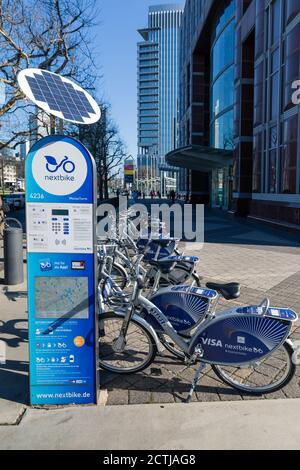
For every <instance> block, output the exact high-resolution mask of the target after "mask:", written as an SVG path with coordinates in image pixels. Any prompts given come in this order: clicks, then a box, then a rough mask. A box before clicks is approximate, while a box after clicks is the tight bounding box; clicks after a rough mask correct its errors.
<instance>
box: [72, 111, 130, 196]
mask: <svg viewBox="0 0 300 470" xmlns="http://www.w3.org/2000/svg"><path fill="white" fill-rule="evenodd" d="M100 107H101V110H102V116H101V119H100V120H99V121H98V122H96V123H95V124H93V125H91V126H80V128H79V139H80V140H81V142H82V143H83V144H84V145H86V147H87V148H88V149H89V150H90V152H91V153H92V155H93V156H94V158H95V162H96V168H97V180H98V192H99V197H100V199H103V198H104V199H107V198H108V187H109V182H110V181H111V180H113V179H114V178H115V177H116V176H117V175H118V174H119V172H120V170H121V164H122V162H123V161H124V159H125V157H126V150H125V145H124V143H123V141H122V139H121V138H120V135H119V130H118V128H117V126H116V124H115V123H114V121H113V120H112V119H111V118H110V117H109V109H108V106H107V105H100ZM73 135H74V134H73Z"/></svg>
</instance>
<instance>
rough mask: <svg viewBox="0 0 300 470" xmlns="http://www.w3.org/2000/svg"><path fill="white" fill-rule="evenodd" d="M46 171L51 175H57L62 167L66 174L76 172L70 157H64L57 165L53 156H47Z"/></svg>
mask: <svg viewBox="0 0 300 470" xmlns="http://www.w3.org/2000/svg"><path fill="white" fill-rule="evenodd" d="M45 158H46V161H47V163H46V169H47V171H49V173H56V172H57V171H58V170H59V169H60V168H61V167H62V168H63V170H64V172H65V173H73V172H74V171H75V165H74V163H73V162H72V161H71V160H69V157H66V156H65V157H64V158H63V159H62V160H61V162H60V163H57V161H56V158H55V157H52V156H51V155H46V156H45Z"/></svg>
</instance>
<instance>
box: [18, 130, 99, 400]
mask: <svg viewBox="0 0 300 470" xmlns="http://www.w3.org/2000/svg"><path fill="white" fill-rule="evenodd" d="M95 187H96V185H95V165H94V160H93V158H92V157H91V155H90V154H89V152H88V151H87V150H86V148H85V147H84V146H82V145H81V144H80V143H79V142H77V141H76V140H74V139H72V138H69V137H64V136H50V137H45V138H43V139H41V140H40V141H39V142H37V143H36V144H35V145H34V146H33V147H32V148H31V150H30V152H29V154H28V156H27V160H26V220H27V252H28V258H27V262H28V311H29V349H30V351H29V352H30V396H31V404H32V405H37V404H42V405H43V404H45V405H46V404H57V405H58V404H73V403H74V404H75V403H76V404H86V403H96V402H97V389H98V386H97V385H98V384H97V372H96V371H97V366H96V364H97V363H96V360H97V315H96V313H97V312H96V302H95V298H96V297H95V287H96V286H95V272H96V271H95V270H96V261H95V260H96V258H95V220H96V217H95V210H96V207H95V200H96V198H95Z"/></svg>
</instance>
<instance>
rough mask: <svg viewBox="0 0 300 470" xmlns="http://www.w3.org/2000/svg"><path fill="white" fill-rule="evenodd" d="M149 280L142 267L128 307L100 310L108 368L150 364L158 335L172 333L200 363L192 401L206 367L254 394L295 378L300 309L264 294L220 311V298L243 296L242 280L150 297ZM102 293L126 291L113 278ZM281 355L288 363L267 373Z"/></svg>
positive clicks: (191, 360)
mask: <svg viewBox="0 0 300 470" xmlns="http://www.w3.org/2000/svg"><path fill="white" fill-rule="evenodd" d="M143 284H144V279H143V277H142V276H141V275H140V271H139V268H138V265H137V270H136V277H135V282H134V288H133V292H132V294H131V296H130V299H129V301H128V302H127V304H126V306H124V305H123V306H122V307H120V308H118V307H116V308H115V309H114V312H106V313H104V314H102V315H101V317H100V318H101V330H100V338H99V352H100V361H99V364H100V367H101V368H103V369H105V370H108V371H110V372H115V373H119V374H132V373H136V372H138V371H142V370H144V369H145V368H147V367H148V366H149V365H150V364H151V363H152V362H153V361H154V360H155V357H156V354H157V352H158V351H159V350H160V349H161V343H160V339H159V335H161V334H165V335H167V337H169V338H171V339H172V341H173V342H174V344H175V345H176V347H177V348H178V350H179V351H180V352H181V353H182V356H183V360H184V362H185V363H186V364H187V365H188V366H191V365H193V364H196V363H197V364H198V368H197V371H196V373H195V376H194V379H193V382H192V384H191V389H190V392H189V394H188V398H187V401H188V402H189V401H190V400H191V398H192V395H193V392H194V390H195V387H196V385H197V384H198V381H199V379H200V377H201V373H202V372H203V370H204V368H205V367H206V365H210V366H211V367H212V369H213V371H214V372H215V374H216V375H217V376H218V377H219V379H220V380H222V381H223V382H224V383H226V384H228V385H230V386H231V387H233V388H235V389H237V390H239V391H242V392H246V393H249V394H262V393H271V392H274V391H276V390H278V389H281V388H282V387H283V386H285V385H286V384H287V383H288V382H289V381H290V380H291V379H292V377H293V375H294V373H295V367H296V366H295V361H293V355H294V353H295V350H294V347H293V343H292V341H291V340H290V339H289V334H290V332H291V327H292V324H293V322H295V321H297V319H298V316H297V314H296V313H295V312H294V311H292V310H290V309H284V308H275V307H270V302H269V299H264V300H263V301H262V303H261V304H260V305H254V306H246V307H236V308H230V309H228V310H225V311H223V312H220V313H218V314H216V306H217V304H218V301H219V299H220V297H221V296H223V297H224V298H225V299H228V300H231V299H236V298H238V296H239V294H240V286H239V284H238V283H231V284H216V283H214V284H208V286H207V287H206V288H195V287H190V286H172V287H169V288H164V289H161V290H159V291H158V293H157V295H156V297H155V298H154V299H151V300H149V299H147V298H146V297H144V296H143V295H142V291H143ZM212 287H214V289H213V288H212ZM102 295H103V296H104V297H108V296H111V295H116V296H118V295H120V293H117V292H114V286H113V283H112V281H111V279H110V278H109V276H108V277H107V279H106V281H105V283H104V284H103V289H102ZM122 295H125V294H122ZM274 361H275V362H276V361H278V362H279V363H280V364H281V366H282V367H281V368H278V370H277V372H276V374H275V375H274V374H271V376H270V377H269V375H268V374H267V372H266V371H267V370H269V369H270V370H271V369H272V368H273V369H274ZM268 368H269V369H268ZM264 382H265V383H264Z"/></svg>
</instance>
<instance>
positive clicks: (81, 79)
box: [0, 0, 97, 150]
mask: <svg viewBox="0 0 300 470" xmlns="http://www.w3.org/2000/svg"><path fill="white" fill-rule="evenodd" d="M96 15H97V14H96V0H38V1H36V0H0V98H1V101H0V120H1V121H0V130H1V138H0V150H1V148H3V147H4V146H10V147H16V145H17V144H18V143H20V142H22V141H24V140H26V138H28V135H29V130H28V113H30V114H32V115H33V116H36V108H35V107H33V106H30V105H28V104H27V102H26V100H24V98H25V96H24V94H23V93H22V91H21V90H20V88H19V86H18V82H17V75H18V72H19V71H20V70H22V69H24V68H26V67H36V68H40V69H44V70H50V71H52V72H56V73H59V74H62V75H64V76H66V77H69V78H72V79H73V80H75V81H76V82H78V83H79V84H81V85H83V86H84V87H85V88H87V89H91V88H93V87H94V84H95V79H96V76H95V66H94V63H93V54H92V50H91V44H90V33H89V30H90V28H91V26H92V25H93V24H94V20H93V19H94V18H95V16H96ZM25 111H26V112H25ZM40 119H43V118H41V117H40ZM48 124H49V122H48V121H47V126H48ZM54 124H55V123H53V119H52V122H51V123H50V125H49V126H48V127H49V131H47V130H46V132H51V129H52V128H53V125H54ZM47 126H45V127H47ZM39 128H40V123H38V125H37V129H39ZM33 130H34V129H33ZM37 137H40V136H39V135H38V136H37Z"/></svg>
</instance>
